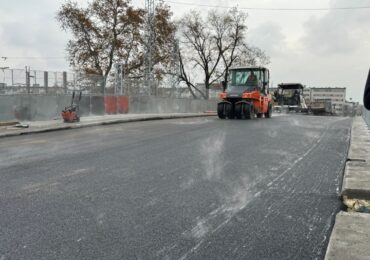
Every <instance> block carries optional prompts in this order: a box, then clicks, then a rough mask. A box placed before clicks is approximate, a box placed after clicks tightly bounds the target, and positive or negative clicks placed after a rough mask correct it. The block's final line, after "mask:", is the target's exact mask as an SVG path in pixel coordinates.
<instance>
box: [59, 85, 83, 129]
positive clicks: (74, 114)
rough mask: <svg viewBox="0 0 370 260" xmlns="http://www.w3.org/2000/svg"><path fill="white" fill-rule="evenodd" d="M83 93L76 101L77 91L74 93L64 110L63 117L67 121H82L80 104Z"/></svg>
mask: <svg viewBox="0 0 370 260" xmlns="http://www.w3.org/2000/svg"><path fill="white" fill-rule="evenodd" d="M81 97H82V93H81V92H80V96H79V98H78V102H75V101H74V99H75V92H74V91H73V93H72V101H71V105H70V106H69V107H65V108H64V110H63V111H62V118H63V120H64V122H65V123H73V122H80V114H79V112H80V111H79V105H80V101H81Z"/></svg>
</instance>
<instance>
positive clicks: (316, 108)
mask: <svg viewBox="0 0 370 260" xmlns="http://www.w3.org/2000/svg"><path fill="white" fill-rule="evenodd" d="M309 111H310V112H311V113H312V114H314V115H333V109H332V104H331V100H330V99H317V100H314V101H312V102H311V103H310V105H309Z"/></svg>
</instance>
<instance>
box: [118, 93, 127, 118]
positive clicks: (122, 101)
mask: <svg viewBox="0 0 370 260" xmlns="http://www.w3.org/2000/svg"><path fill="white" fill-rule="evenodd" d="M128 107H129V106H128V97H127V96H118V97H117V113H120V114H127V113H128Z"/></svg>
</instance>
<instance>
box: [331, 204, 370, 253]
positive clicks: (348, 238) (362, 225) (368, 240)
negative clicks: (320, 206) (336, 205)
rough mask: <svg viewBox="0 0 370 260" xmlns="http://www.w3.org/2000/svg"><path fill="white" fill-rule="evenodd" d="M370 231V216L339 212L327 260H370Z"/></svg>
mask: <svg viewBox="0 0 370 260" xmlns="http://www.w3.org/2000/svg"><path fill="white" fill-rule="evenodd" d="M369 230H370V214H366V213H348V212H344V211H341V212H339V213H338V214H337V216H336V217H335V225H334V228H333V232H332V233H331V236H330V240H329V245H328V248H327V250H326V255H325V260H342V259H343V260H347V259H369V256H370V246H369V244H370V233H369V232H368V231H369Z"/></svg>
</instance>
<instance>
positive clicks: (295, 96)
mask: <svg viewBox="0 0 370 260" xmlns="http://www.w3.org/2000/svg"><path fill="white" fill-rule="evenodd" d="M293 99H294V101H295V102H296V105H299V103H300V95H299V91H298V90H297V89H296V90H295V91H294V96H293Z"/></svg>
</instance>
